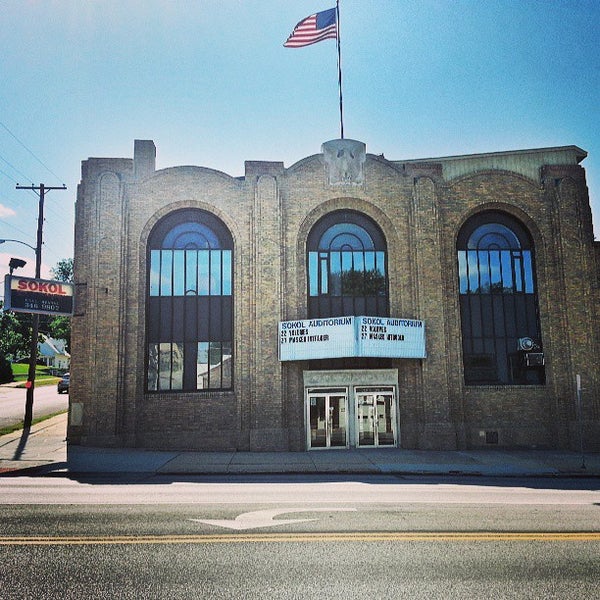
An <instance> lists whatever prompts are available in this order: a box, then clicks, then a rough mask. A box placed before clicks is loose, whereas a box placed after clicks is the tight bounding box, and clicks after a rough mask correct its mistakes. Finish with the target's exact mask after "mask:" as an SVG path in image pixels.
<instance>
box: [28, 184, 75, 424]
mask: <svg viewBox="0 0 600 600" xmlns="http://www.w3.org/2000/svg"><path fill="white" fill-rule="evenodd" d="M17 189H18V190H32V191H33V192H35V193H36V194H37V195H38V198H39V205H38V206H39V208H38V225H37V243H36V246H35V278H36V279H39V278H40V273H41V270H42V231H43V228H44V196H45V193H46V192H48V191H50V190H66V189H67V186H66V185H64V184H63V185H62V186H60V187H49V186H45V185H44V184H43V183H40V185H38V186H35V185H33V184H31V186H25V185H19V184H17ZM32 316H33V319H32V323H31V345H30V346H29V371H28V374H27V383H26V384H25V387H26V388H27V393H26V397H25V416H24V418H23V427H24V429H30V428H31V421H32V419H33V391H34V389H35V367H36V363H37V343H38V334H39V327H40V315H39V314H38V313H33V315H32Z"/></svg>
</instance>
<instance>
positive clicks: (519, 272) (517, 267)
mask: <svg viewBox="0 0 600 600" xmlns="http://www.w3.org/2000/svg"><path fill="white" fill-rule="evenodd" d="M512 258H513V265H514V274H515V292H522V291H523V261H522V260H521V253H520V252H513V253H512Z"/></svg>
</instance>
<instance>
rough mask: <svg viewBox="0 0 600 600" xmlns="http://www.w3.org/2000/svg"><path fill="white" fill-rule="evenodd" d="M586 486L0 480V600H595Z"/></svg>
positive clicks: (596, 490)
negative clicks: (158, 599) (355, 599)
mask: <svg viewBox="0 0 600 600" xmlns="http://www.w3.org/2000/svg"><path fill="white" fill-rule="evenodd" d="M599 484H600V482H598V480H583V479H581V480H552V479H536V480H525V479H519V480H513V479H484V478H471V479H448V478H440V479H435V478H430V479H424V478H398V477H391V476H371V477H359V478H357V477H352V478H351V477H341V476H340V477H291V476H285V477H235V478H233V477H229V478H215V477H213V478H208V477H193V478H186V479H181V478H170V477H157V476H154V477H150V478H144V479H141V478H138V479H128V478H125V477H119V478H111V479H106V478H93V477H91V478H86V479H80V480H71V479H67V478H62V477H48V478H27V477H10V478H4V479H0V510H1V511H2V512H1V514H2V518H1V519H0V578H1V579H2V587H1V588H0V589H1V592H0V596H1V597H2V598H7V599H12V598H59V597H60V598H86V599H92V598H111V599H112V598H136V599H137V598H169V599H172V598H224V599H225V598H227V599H236V598H240V599H241V598H244V599H246V598H257V599H258V598H260V599H261V600H262V599H264V598H286V599H287V598H294V599H295V598H298V599H299V598H344V599H348V598H364V597H368V598H377V599H379V598H431V599H435V598H444V599H448V598H461V599H465V598H468V599H473V598H475V599H476V598H528V599H531V598H561V599H562V598H574V599H579V598H581V599H584V598H585V599H586V600H590V599H593V598H599V597H600V595H599V594H600V592H599V589H598V564H600V518H599V516H600V485H599Z"/></svg>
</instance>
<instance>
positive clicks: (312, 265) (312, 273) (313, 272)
mask: <svg viewBox="0 0 600 600" xmlns="http://www.w3.org/2000/svg"><path fill="white" fill-rule="evenodd" d="M308 290H309V292H308V293H309V294H310V295H311V296H318V295H319V256H318V254H317V253H316V252H309V253H308Z"/></svg>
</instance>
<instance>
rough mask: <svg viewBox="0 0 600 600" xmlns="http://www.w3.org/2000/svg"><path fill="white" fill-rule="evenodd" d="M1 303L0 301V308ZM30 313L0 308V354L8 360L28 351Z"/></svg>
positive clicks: (23, 354)
mask: <svg viewBox="0 0 600 600" xmlns="http://www.w3.org/2000/svg"><path fill="white" fill-rule="evenodd" d="M2 307H3V303H2V302H0V309H2ZM30 340H31V315H25V314H19V313H14V312H12V311H8V310H3V309H2V310H0V355H2V356H4V357H5V358H6V359H7V360H9V361H14V360H17V359H18V358H21V357H22V356H27V354H28V353H29V341H30Z"/></svg>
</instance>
